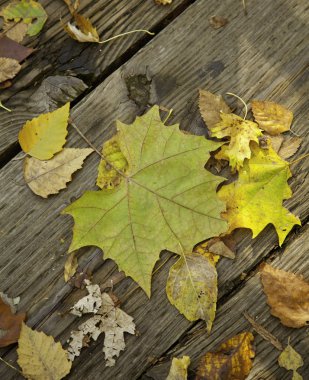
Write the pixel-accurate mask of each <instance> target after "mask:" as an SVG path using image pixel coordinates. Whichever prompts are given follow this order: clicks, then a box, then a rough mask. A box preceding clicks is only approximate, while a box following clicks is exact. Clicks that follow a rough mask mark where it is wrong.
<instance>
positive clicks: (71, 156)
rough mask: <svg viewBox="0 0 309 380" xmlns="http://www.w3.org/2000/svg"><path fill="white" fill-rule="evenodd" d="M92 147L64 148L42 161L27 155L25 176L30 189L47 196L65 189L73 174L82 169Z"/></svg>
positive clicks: (44, 196)
mask: <svg viewBox="0 0 309 380" xmlns="http://www.w3.org/2000/svg"><path fill="white" fill-rule="evenodd" d="M92 152H93V150H92V149H90V148H86V149H76V148H64V149H63V150H62V151H61V152H60V153H58V154H56V155H55V156H54V157H53V158H52V159H51V160H48V161H41V160H38V159H37V158H34V157H26V159H25V163H24V177H25V180H26V182H27V184H28V186H29V187H30V189H31V190H32V191H33V192H34V193H35V194H37V195H40V196H41V197H43V198H47V197H48V196H49V195H51V194H57V193H59V191H60V190H61V189H65V188H66V185H67V183H68V182H70V181H71V180H72V174H73V173H75V172H76V171H77V170H78V169H81V167H82V165H83V162H84V160H85V159H86V157H87V156H89V154H91V153H92Z"/></svg>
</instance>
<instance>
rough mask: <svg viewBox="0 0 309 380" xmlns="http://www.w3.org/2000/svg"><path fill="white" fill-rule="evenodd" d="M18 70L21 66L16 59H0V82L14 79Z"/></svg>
mask: <svg viewBox="0 0 309 380" xmlns="http://www.w3.org/2000/svg"><path fill="white" fill-rule="evenodd" d="M20 69H21V65H20V64H19V63H18V61H16V59H12V58H2V57H0V82H4V81H5V80H7V79H12V78H14V77H15V76H16V74H17V73H19V71H20Z"/></svg>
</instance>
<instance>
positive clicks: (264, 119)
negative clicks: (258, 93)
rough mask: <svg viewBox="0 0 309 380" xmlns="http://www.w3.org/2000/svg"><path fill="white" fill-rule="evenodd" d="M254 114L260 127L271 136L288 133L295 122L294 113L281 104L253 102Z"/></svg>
mask: <svg viewBox="0 0 309 380" xmlns="http://www.w3.org/2000/svg"><path fill="white" fill-rule="evenodd" d="M251 105H252V112H253V115H254V118H255V120H256V122H257V123H258V124H259V127H260V128H262V129H263V130H264V131H266V132H268V133H269V134H270V135H277V134H279V133H282V132H285V131H288V130H289V129H290V127H291V124H292V120H293V113H292V112H291V111H290V110H288V109H287V108H285V107H283V106H281V105H280V104H277V103H273V102H267V101H260V100H253V101H252V103H251Z"/></svg>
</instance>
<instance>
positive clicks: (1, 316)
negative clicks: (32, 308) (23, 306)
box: [0, 294, 26, 347]
mask: <svg viewBox="0 0 309 380" xmlns="http://www.w3.org/2000/svg"><path fill="white" fill-rule="evenodd" d="M25 318H26V314H25V313H19V314H15V310H12V307H11V305H10V302H8V300H7V297H6V296H4V295H3V294H1V297H0V347H6V346H9V345H10V344H12V343H16V342H17V340H18V338H19V334H20V329H21V325H22V322H23V321H24V320H25Z"/></svg>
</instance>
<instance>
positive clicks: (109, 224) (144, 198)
mask: <svg viewBox="0 0 309 380" xmlns="http://www.w3.org/2000/svg"><path fill="white" fill-rule="evenodd" d="M117 130H118V133H117V135H116V137H117V140H118V144H119V147H120V150H121V152H122V153H123V155H124V156H125V158H126V160H127V162H128V167H127V168H126V171H125V173H123V172H121V171H120V170H118V169H117V168H115V169H116V171H117V172H118V174H119V175H120V176H121V177H122V180H121V181H119V182H120V184H119V185H118V186H116V187H115V188H114V189H103V190H100V191H87V192H86V193H85V194H84V195H83V196H82V197H81V198H80V199H78V200H77V201H75V202H74V203H72V204H71V205H70V206H68V207H67V208H66V209H65V210H64V213H67V214H71V215H72V216H73V218H74V220H75V226H74V230H73V241H72V244H71V247H70V252H71V251H74V250H76V249H78V248H80V247H83V246H88V245H95V246H98V247H100V248H101V249H102V250H103V251H104V256H105V258H111V259H113V260H115V262H116V263H117V264H118V266H119V268H120V269H121V270H123V271H124V272H125V273H126V275H128V276H131V277H132V278H133V279H134V280H135V281H136V282H137V283H138V284H139V285H140V286H141V287H142V288H143V289H144V290H145V292H146V293H147V295H148V296H150V288H151V274H152V270H153V267H154V265H155V263H156V261H157V260H158V259H159V255H160V252H161V251H162V250H164V249H167V250H169V251H171V252H175V253H178V254H179V255H183V254H184V253H188V254H189V253H191V252H192V248H193V246H194V245H195V244H197V243H198V242H200V241H201V240H205V239H208V238H210V237H212V236H217V235H219V234H220V233H222V232H225V231H226V230H227V224H226V222H225V221H224V220H223V219H221V216H220V214H221V212H222V211H223V210H224V208H225V206H224V202H223V201H221V200H219V198H218V197H217V194H216V188H217V186H218V184H219V183H220V182H222V180H223V178H221V177H217V176H215V175H213V174H211V173H209V172H208V171H206V170H205V169H204V165H205V163H206V162H207V160H208V158H209V155H210V154H209V152H210V151H213V150H216V149H217V148H218V147H219V146H220V145H221V144H220V143H215V142H212V141H209V140H206V139H205V138H204V137H201V136H193V135H188V134H184V133H183V132H181V131H180V130H179V125H173V126H165V125H164V124H163V123H162V121H161V119H160V114H159V107H158V106H154V107H153V108H151V109H150V111H149V112H148V113H147V114H145V115H144V116H142V117H138V118H137V119H136V120H135V122H134V123H133V124H131V125H125V124H123V123H121V122H117ZM110 164H111V165H112V163H110Z"/></svg>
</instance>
